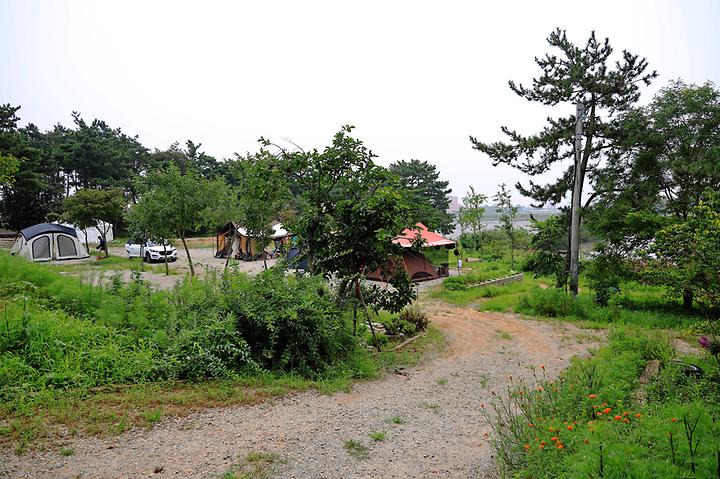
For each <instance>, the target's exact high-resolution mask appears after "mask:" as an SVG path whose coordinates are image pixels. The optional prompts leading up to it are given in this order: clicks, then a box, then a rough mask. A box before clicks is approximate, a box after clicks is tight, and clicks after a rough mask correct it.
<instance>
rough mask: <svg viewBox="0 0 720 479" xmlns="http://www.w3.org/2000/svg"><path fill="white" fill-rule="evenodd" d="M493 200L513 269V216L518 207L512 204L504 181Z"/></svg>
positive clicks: (514, 233)
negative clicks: (506, 241) (508, 243)
mask: <svg viewBox="0 0 720 479" xmlns="http://www.w3.org/2000/svg"><path fill="white" fill-rule="evenodd" d="M493 201H495V211H497V213H498V215H499V219H500V229H502V231H503V232H504V233H505V236H507V239H508V241H509V242H510V268H512V269H515V246H516V245H515V239H516V236H517V235H516V231H515V218H516V217H517V212H518V208H517V206H513V204H512V198H511V197H510V192H509V191H508V190H507V187H506V185H505V183H503V184H502V185H500V191H498V192H497V193H496V194H495V196H494V197H493Z"/></svg>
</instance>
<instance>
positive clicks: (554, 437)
mask: <svg viewBox="0 0 720 479" xmlns="http://www.w3.org/2000/svg"><path fill="white" fill-rule="evenodd" d="M550 440H551V441H552V442H555V441H557V440H558V438H557V436H553V437H551V438H550Z"/></svg>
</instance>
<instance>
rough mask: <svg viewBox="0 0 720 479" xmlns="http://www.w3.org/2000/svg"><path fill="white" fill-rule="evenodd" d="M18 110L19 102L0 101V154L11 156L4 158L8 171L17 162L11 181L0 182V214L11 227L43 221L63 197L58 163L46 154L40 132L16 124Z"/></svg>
mask: <svg viewBox="0 0 720 479" xmlns="http://www.w3.org/2000/svg"><path fill="white" fill-rule="evenodd" d="M18 110H20V107H19V106H11V105H9V104H6V105H0V157H3V158H12V159H10V160H5V162H6V166H7V167H8V168H9V170H8V171H12V170H13V169H14V165H13V164H14V163H15V162H16V161H17V166H18V169H17V171H16V172H15V173H14V174H13V181H12V182H4V184H2V185H0V188H1V190H0V191H2V193H1V194H2V202H0V214H1V215H2V220H3V223H4V224H5V225H6V226H8V227H10V228H13V229H22V228H25V227H27V226H31V225H34V224H36V223H41V222H43V221H46V220H47V218H48V216H49V215H50V213H51V212H52V211H53V210H56V209H58V208H59V205H60V203H61V201H62V197H63V187H62V182H61V181H59V176H58V174H59V172H60V168H59V166H58V165H57V164H56V162H54V161H53V160H52V159H51V158H49V157H48V155H47V154H46V150H47V148H46V145H45V143H44V142H43V136H42V134H41V133H40V132H39V131H38V130H37V128H36V127H35V126H34V125H32V124H31V125H28V126H27V127H25V128H18V126H17V123H18V121H20V118H19V117H18V116H17V112H18ZM13 159H14V160H13Z"/></svg>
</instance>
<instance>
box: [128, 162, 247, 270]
mask: <svg viewBox="0 0 720 479" xmlns="http://www.w3.org/2000/svg"><path fill="white" fill-rule="evenodd" d="M137 188H138V191H139V192H140V200H139V201H138V203H137V204H136V205H134V206H133V207H132V209H131V210H130V220H131V222H132V223H133V224H134V225H135V227H136V228H137V229H139V230H140V231H144V232H148V233H151V234H152V235H153V236H159V237H162V238H166V236H168V235H169V234H172V235H174V236H175V237H176V238H180V241H181V242H182V245H183V248H184V249H185V254H186V256H187V259H188V264H189V265H190V275H191V276H195V268H194V266H193V262H192V258H191V257H190V250H189V249H188V246H187V241H186V239H187V238H188V234H190V233H193V232H196V231H198V230H200V229H203V228H217V227H219V226H220V225H221V224H223V223H225V222H227V221H230V220H231V219H233V217H234V216H235V215H236V214H237V213H236V205H235V201H234V198H235V197H236V195H235V193H234V192H233V191H232V190H231V188H230V187H229V186H228V185H227V183H225V181H224V180H208V179H205V178H202V177H200V175H199V174H198V173H196V172H195V171H194V170H193V169H188V170H187V171H186V173H185V174H182V173H181V172H180V169H179V168H178V167H177V165H175V164H170V165H168V166H167V167H166V168H164V169H163V170H158V171H154V172H151V173H150V174H149V175H148V176H147V178H141V179H140V180H138V185H137ZM229 198H232V199H233V201H228V199H229Z"/></svg>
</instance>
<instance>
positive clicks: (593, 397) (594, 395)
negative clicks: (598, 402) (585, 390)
mask: <svg viewBox="0 0 720 479" xmlns="http://www.w3.org/2000/svg"><path fill="white" fill-rule="evenodd" d="M588 397H589V398H590V399H595V398H596V397H597V395H596V394H588Z"/></svg>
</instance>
